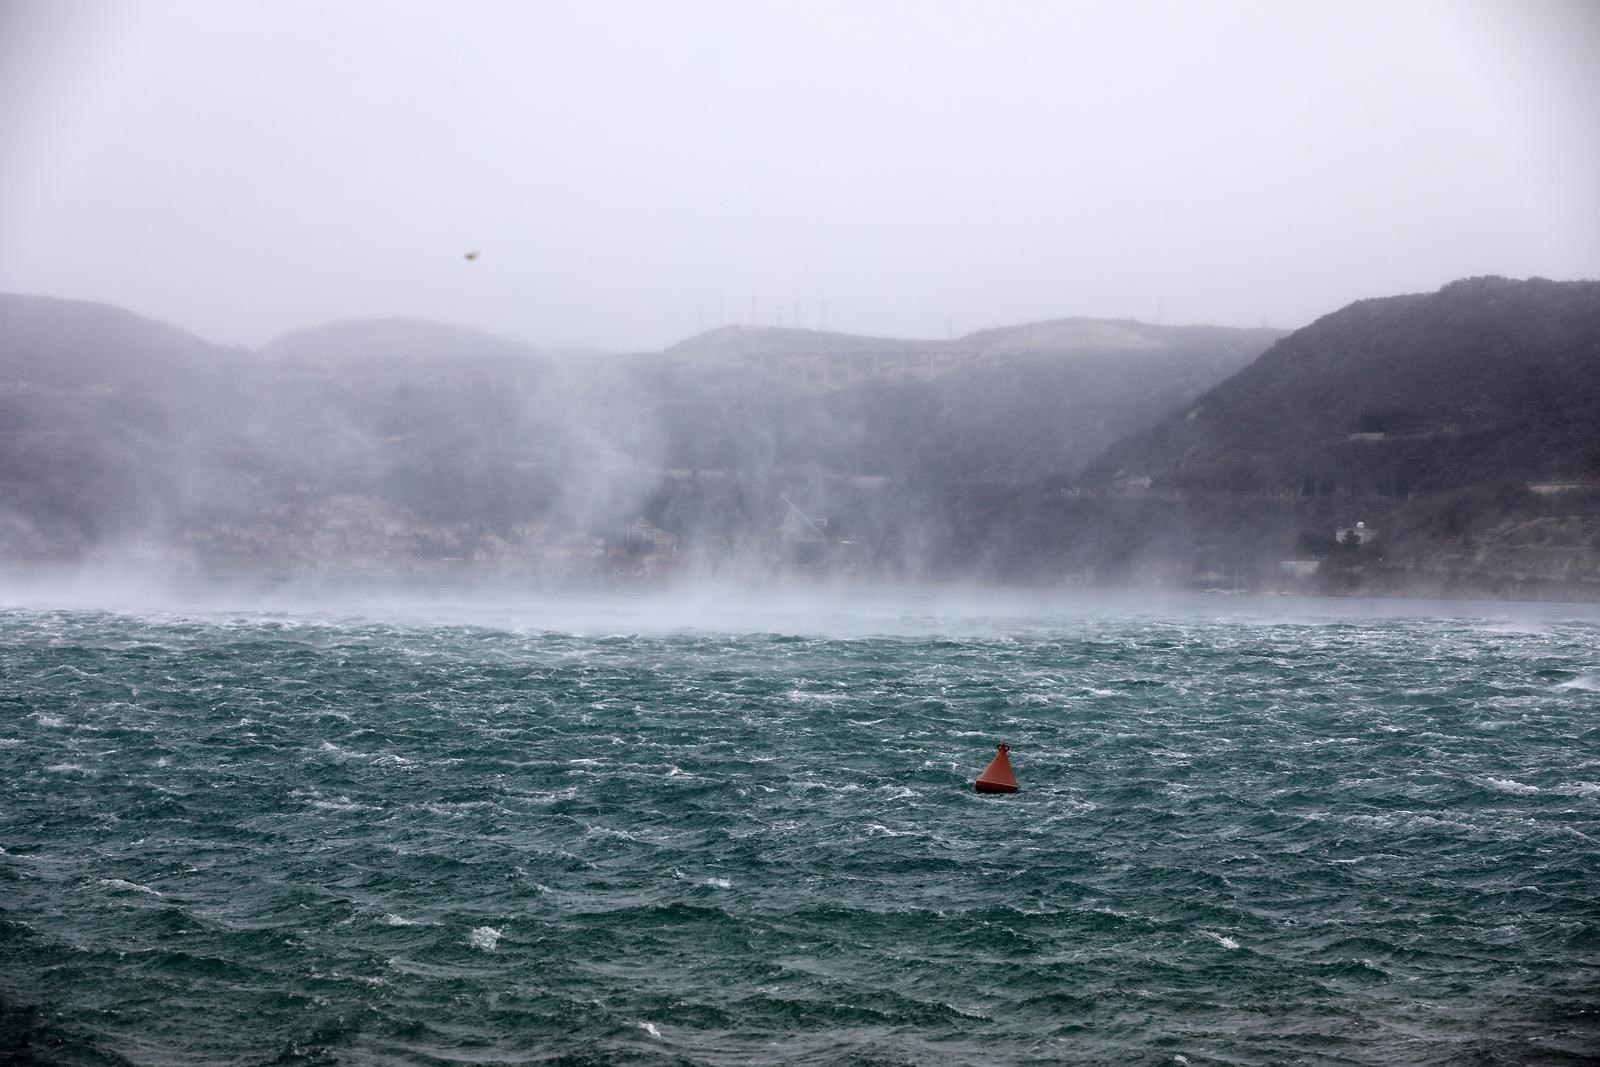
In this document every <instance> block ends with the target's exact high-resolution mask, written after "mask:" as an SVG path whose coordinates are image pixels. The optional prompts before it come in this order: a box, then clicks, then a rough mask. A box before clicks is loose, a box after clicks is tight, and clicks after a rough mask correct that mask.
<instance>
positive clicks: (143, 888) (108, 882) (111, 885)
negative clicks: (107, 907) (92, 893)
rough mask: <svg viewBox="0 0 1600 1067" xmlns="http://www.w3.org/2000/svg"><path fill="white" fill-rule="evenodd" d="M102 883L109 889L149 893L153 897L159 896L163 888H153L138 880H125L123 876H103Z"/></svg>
mask: <svg viewBox="0 0 1600 1067" xmlns="http://www.w3.org/2000/svg"><path fill="white" fill-rule="evenodd" d="M100 884H101V885H103V886H105V887H106V888H107V889H121V890H125V891H127V892H130V893H148V894H149V895H150V896H153V897H159V896H160V895H161V890H159V889H151V888H150V887H149V886H147V885H140V884H139V883H138V882H128V881H124V880H123V879H121V878H102V879H100Z"/></svg>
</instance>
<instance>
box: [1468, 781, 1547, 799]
mask: <svg viewBox="0 0 1600 1067" xmlns="http://www.w3.org/2000/svg"><path fill="white" fill-rule="evenodd" d="M1483 783H1484V785H1487V786H1488V787H1489V788H1490V789H1493V790H1495V791H1496V792H1499V793H1514V794H1516V795H1517V796H1530V795H1532V794H1534V793H1542V792H1543V790H1542V789H1540V788H1539V787H1538V786H1536V785H1523V784H1522V783H1521V782H1515V781H1512V780H1511V779H1510V778H1485V779H1484V780H1483Z"/></svg>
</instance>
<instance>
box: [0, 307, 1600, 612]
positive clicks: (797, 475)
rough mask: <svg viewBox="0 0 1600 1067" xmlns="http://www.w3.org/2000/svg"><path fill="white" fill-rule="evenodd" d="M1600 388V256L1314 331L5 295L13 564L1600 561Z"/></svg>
mask: <svg viewBox="0 0 1600 1067" xmlns="http://www.w3.org/2000/svg"><path fill="white" fill-rule="evenodd" d="M1596 410H1600V283H1592V282H1581V283H1580V282H1564V283H1556V282H1548V281H1540V280H1534V281H1525V282H1517V281H1507V280H1505V279H1497V278H1481V279H1469V280H1467V281H1463V282H1458V283H1454V284H1452V285H1449V286H1446V287H1445V288H1444V289H1442V290H1440V291H1439V292H1438V293H1431V294H1421V295H1414V296H1405V297H1392V298H1384V299H1378V300H1367V301H1361V302H1359V303H1357V304H1353V305H1351V306H1350V307H1347V308H1344V309H1342V310H1340V311H1337V312H1334V313H1333V314H1331V315H1328V316H1326V317H1324V318H1322V319H1320V320H1318V321H1317V322H1316V323H1314V324H1312V325H1311V326H1309V327H1307V328H1305V329H1304V330H1300V331H1297V332H1296V333H1294V334H1292V335H1288V336H1284V335H1282V334H1280V333H1278V332H1276V331H1268V330H1231V329H1222V328H1211V327H1166V326H1153V325H1150V324H1147V323H1138V322H1132V321H1115V322H1108V321H1101V320H1089V319H1061V320H1054V321H1050V322H1041V323H1031V324H1024V325H1021V326H1014V327H1005V328H1000V329H994V330H984V331H979V332H978V333H975V334H971V335H968V336H967V337H965V338H960V339H957V340H954V341H941V342H935V341H916V340H897V339H885V338H862V337H855V336H852V335H848V334H827V333H820V332H816V331H805V330H767V329H759V330H757V329H742V328H733V329H726V330H719V331H712V332H711V333H709V334H703V335H701V336H700V337H697V338H690V339H689V340H688V341H685V342H684V343H682V344H680V345H677V346H674V347H673V348H671V349H668V350H667V351H665V352H661V353H643V354H634V355H628V356H616V355H606V354H603V353H595V354H591V355H590V356H588V357H586V358H581V359H578V358H571V359H566V358H553V357H550V356H548V355H546V354H543V353H541V352H539V351H538V350H536V349H534V348H532V347H531V346H528V345H524V344H521V343H518V342H515V341H511V340H507V339H504V338H499V337H495V336H493V335H490V334H485V333H482V332H480V331H476V330H470V329H465V328H462V327H456V326H448V325H444V324H439V323H430V322H425V321H420V320H410V319H384V320H369V321H353V322H342V323H334V324H330V325H328V326H324V327H318V328H315V329H310V330H302V331H297V332H295V333H293V334H289V335H286V336H285V337H282V338H279V339H278V340H276V341H274V342H273V343H272V344H270V345H268V346H266V347H265V348H264V349H263V350H262V351H261V352H249V351H245V350H241V349H225V348H219V347H217V346H214V345H210V344H208V343H207V342H205V341H203V340H201V339H199V338H197V337H194V336H192V335H190V334H187V333H185V332H184V331H182V330H179V329H177V328H175V327H171V326H167V325H165V324H162V323H157V322H152V321H150V320H148V319H144V318H141V317H139V316H137V315H133V314H131V313H128V312H125V311H121V310H119V309H116V308H109V307H105V306H103V305H95V304H86V303H81V302H75V301H62V300H51V299H47V298H41V297H15V296H0V564H3V563H7V562H9V563H21V562H28V561H52V560H54V561H60V560H71V559H82V558H84V557H86V556H87V555H89V554H91V553H93V552H95V551H97V550H99V549H102V548H104V547H105V546H113V547H114V546H119V545H120V546H127V545H134V546H138V547H140V548H143V547H144V546H150V545H156V546H160V545H166V546H170V547H172V548H173V549H175V550H176V551H178V552H179V553H180V554H182V553H187V554H189V555H191V556H192V558H194V559H195V560H197V561H199V563H200V564H203V565H205V566H208V567H214V568H216V569H219V570H228V571H232V570H238V569H240V568H245V569H250V568H269V569H294V568H299V567H306V566H312V567H319V568H323V567H327V568H335V569H338V568H345V569H348V568H357V569H361V568H370V569H375V570H377V569H385V568H387V569H388V570H389V572H390V573H433V572H437V571H438V569H439V568H454V567H466V568H477V569H478V570H479V571H481V572H484V573H488V572H495V573H499V571H496V568H499V569H501V570H503V571H504V572H505V573H507V574H511V575H521V576H523V577H524V578H526V577H528V576H530V575H533V576H538V575H544V576H547V577H548V576H551V575H554V576H557V577H560V576H562V575H567V576H584V575H588V576H593V575H595V574H639V573H647V574H659V573H664V572H666V571H670V569H671V568H672V567H675V566H678V565H680V562H681V561H691V562H692V564H693V565H700V564H710V565H716V564H718V563H720V562H722V561H726V560H730V559H732V560H740V561H743V564H753V565H755V566H757V567H772V566H778V567H792V566H800V567H805V568H810V569H813V570H823V571H830V572H833V573H855V574H877V575H905V576H914V577H926V576H941V575H963V576H982V577H991V578H1000V579H1005V580H1011V581H1027V582H1047V583H1053V582H1060V581H1066V582H1073V583H1095V582H1108V583H1109V582H1118V583H1120V582H1153V583H1156V584H1163V585H1174V584H1176V585H1185V586H1200V587H1202V588H1205V587H1210V586H1213V585H1227V586H1229V587H1232V588H1259V587H1268V588H1274V587H1285V582H1287V587H1288V588H1313V589H1317V590H1321V591H1332V592H1395V591H1412V592H1418V591H1420V592H1428V593H1445V594H1450V595H1456V594H1474V595H1478V594H1484V593H1495V594H1505V595H1514V596H1533V595H1537V596H1547V595H1548V596H1564V595H1584V596H1589V595H1594V596H1600V419H1597V418H1596V417H1595V415H1594V412H1595V411H1596ZM1358 521H1363V522H1365V523H1366V526H1365V527H1364V530H1365V535H1366V536H1368V538H1369V539H1368V541H1363V542H1361V543H1359V544H1341V543H1339V542H1338V541H1337V539H1336V532H1337V531H1338V530H1340V529H1342V528H1346V527H1350V526H1352V525H1353V524H1354V523H1356V522H1358ZM1287 559H1293V560H1295V561H1296V565H1295V567H1294V568H1292V569H1291V570H1290V571H1284V570H1283V569H1282V568H1281V563H1282V561H1284V560H1287ZM682 565H684V566H688V565H691V563H682ZM413 568H416V569H415V570H413ZM430 568H431V570H430ZM1285 573H1291V574H1293V575H1296V576H1298V577H1295V578H1294V579H1293V580H1292V581H1290V580H1288V579H1285V578H1284V577H1283V575H1284V574H1285ZM1313 575H1314V576H1313ZM1307 576H1313V577H1307ZM1296 583H1298V584H1296Z"/></svg>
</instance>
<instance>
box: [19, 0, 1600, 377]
mask: <svg viewBox="0 0 1600 1067" xmlns="http://www.w3.org/2000/svg"><path fill="white" fill-rule="evenodd" d="M1597 41H1600V11H1597V9H1596V8H1595V7H1594V5H1592V4H1590V3H1586V2H1584V0H1541V2H1535V3H1519V4H1509V3H1490V2H1484V0H1468V2H1444V0H1409V2H1405V3H1399V4H1388V3H1375V2H1361V3H1355V4H1346V5H1340V6H1338V7H1326V6H1324V7H1312V6H1305V5H1281V4H1273V3H1265V2H1237V0H1231V2H1223V3H1208V4H1187V3H1171V2H1141V3H1136V4H1130V5H1120V6H1109V7H1108V6H1107V5H1099V4H1087V3H1061V4H1057V3H1022V2H1019V3H1008V4H1002V5H987V4H977V3H955V2H943V3H934V4H923V3H875V4H870V5H858V4H850V3H842V2H806V3H763V4H755V5H750V4H740V3H732V2H696V3H690V4H684V5H677V4H675V5H653V4H646V3H623V2H608V3H601V4H589V5H526V4H514V3H500V2H481V3H474V4H468V5H451V6H446V5H440V4H426V3H384V4H378V3H367V2H345V3H335V4H327V3H310V2H288V3H264V2H247V3H230V4H211V3H202V2H198V0H161V2H153V3H134V2H126V0H104V2H86V0H48V2H47V0H6V2H5V3H4V4H0V155H3V156H4V158H5V159H6V160H7V161H8V162H7V166H6V167H5V168H3V170H0V234H3V235H4V237H3V240H0V291H11V292H29V293H42V294H48V295H53V296H62V297H72V298H80V299H90V300H101V301H106V302H110V303H114V304H118V305H120V306H124V307H129V308H133V309H135V310H138V311H139V312H141V313H143V314H147V315H150V316H152V317H155V318H158V319H162V320H165V321H170V322H173V323H176V324H178V325H180V326H183V327H184V328H186V329H190V330H193V331H195V332H197V333H199V334H201V335H202V336H204V337H206V338H208V339H211V340H213V341H218V342H221V343H226V344H243V345H248V346H251V347H254V346H258V345H260V344H263V343H264V342H266V341H268V340H269V339H271V338H272V337H275V336H277V335H279V334H282V333H284V332H286V331H289V330H293V329H297V328H301V327H306V326H313V325H316V324H319V323H322V322H326V321H331V320H337V319H346V318H363V317H371V316H382V315H399V314H403V315H411V316H417V317H422V318H429V319H437V320H441V321H447V322H456V323H462V324H466V325H471V326H475V327H478V328H481V329H485V330H490V331H492V332H495V333H499V334H503V335H505V336H508V337H513V338H517V339H520V340H524V341H528V342H530V343H533V344H535V345H538V346H540V347H544V348H547V349H560V348H566V347H586V346H598V347H603V348H609V349H622V350H630V349H633V350H637V349H655V348H660V347H663V346H665V345H668V344H671V343H672V342H674V341H676V340H678V339H680V338H683V337H685V336H688V335H690V334H692V333H695V332H696V331H697V330H699V329H701V328H705V327H712V326H716V325H719V324H724V323H739V322H750V321H752V320H754V321H758V322H760V323H762V324H766V325H773V324H777V323H780V322H781V323H783V324H786V325H800V326H804V327H807V328H815V327H818V326H823V325H826V326H827V327H829V328H834V329H841V330H847V331H850V332H858V333H869V334H882V335H898V336H915V337H944V336H946V335H947V334H950V333H954V334H956V335H960V334H963V333H967V332H970V331H971V330H974V329H979V328H982V327H986V326H989V325H993V324H1001V323H1014V322H1018V321H1024V320H1034V319H1043V318H1050V317H1057V316H1063V315H1087V316H1098V317H1137V318H1141V319H1144V320H1147V321H1156V320H1161V321H1166V322H1175V323H1176V322H1209V323H1217V324H1224V325H1258V324H1261V323H1262V322H1266V323H1268V324H1271V325H1274V326H1279V327H1289V328H1292V327H1298V326H1301V325H1304V324H1305V323H1307V322H1309V321H1311V320H1312V319H1314V318H1315V317H1317V316H1319V315H1322V314H1324V313H1326V312H1328V311H1330V310H1332V309H1334V308H1337V307H1339V306H1341V305H1342V304H1344V303H1347V302H1348V301H1350V300H1353V299H1356V298H1360V297H1366V296H1374V295H1383V294H1386V293H1394V292H1410V291H1423V290H1431V289H1434V288H1437V287H1438V286H1439V285H1440V284H1442V283H1444V282H1446V281H1449V280H1451V279H1453V278H1457V277H1463V276H1469V275H1476V274H1490V273H1492V274H1503V275H1509V276H1528V275H1543V276H1547V277H1553V278H1571V277H1584V276H1594V275H1596V274H1600V201H1597V199H1596V198H1595V197H1594V195H1593V190H1594V189H1596V188H1600V138H1597V137H1596V134H1595V129H1596V128H1597V124H1596V122H1595V115H1594V109H1595V101H1596V100H1600V73H1597V71H1596V66H1595V64H1593V62H1592V56H1593V52H1594V45H1595V43H1596V42H1597ZM469 252H477V253H479V254H478V256H477V257H476V258H475V259H467V258H466V255H467V253H469Z"/></svg>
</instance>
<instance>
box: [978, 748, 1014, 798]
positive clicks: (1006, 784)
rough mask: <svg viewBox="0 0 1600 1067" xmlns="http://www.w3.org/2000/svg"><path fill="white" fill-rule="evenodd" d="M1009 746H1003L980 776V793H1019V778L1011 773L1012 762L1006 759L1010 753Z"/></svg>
mask: <svg viewBox="0 0 1600 1067" xmlns="http://www.w3.org/2000/svg"><path fill="white" fill-rule="evenodd" d="M1010 747H1011V746H1009V745H1001V746H1000V750H999V751H998V752H996V753H995V754H994V759H992V760H990V761H989V766H987V767H985V768H984V769H983V773H982V774H980V775H978V792H980V793H1015V792H1016V791H1017V776H1016V775H1014V774H1012V773H1011V760H1010V759H1008V758H1007V757H1006V753H1007V752H1008V751H1010Z"/></svg>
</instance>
